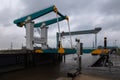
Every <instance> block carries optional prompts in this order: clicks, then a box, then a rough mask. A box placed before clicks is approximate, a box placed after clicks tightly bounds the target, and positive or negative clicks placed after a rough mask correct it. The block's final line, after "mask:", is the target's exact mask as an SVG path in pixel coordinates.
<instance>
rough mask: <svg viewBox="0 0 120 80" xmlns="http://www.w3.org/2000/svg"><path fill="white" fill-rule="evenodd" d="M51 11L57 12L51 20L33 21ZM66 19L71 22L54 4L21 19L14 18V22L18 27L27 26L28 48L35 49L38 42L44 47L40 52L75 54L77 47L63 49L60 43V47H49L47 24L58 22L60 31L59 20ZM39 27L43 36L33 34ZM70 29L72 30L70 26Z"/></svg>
mask: <svg viewBox="0 0 120 80" xmlns="http://www.w3.org/2000/svg"><path fill="white" fill-rule="evenodd" d="M50 12H55V13H56V18H53V19H50V20H47V21H43V22H40V23H34V22H33V20H34V19H36V18H39V17H41V16H43V15H46V14H48V13H50ZM58 15H59V16H58ZM65 19H66V20H67V21H68V23H69V19H68V17H67V16H64V15H62V14H61V13H60V12H59V11H58V9H57V8H56V6H55V5H53V6H51V7H48V8H46V9H43V10H40V11H38V12H35V13H33V14H30V15H27V16H24V17H22V18H19V19H16V20H14V23H15V24H16V25H17V26H18V27H23V26H25V28H26V49H27V50H33V49H34V47H33V45H34V43H37V44H41V45H42V47H41V48H42V49H41V50H39V51H38V52H40V53H62V54H63V53H66V54H69V53H72V54H73V53H75V52H76V50H75V49H63V48H62V44H60V45H61V46H60V48H59V49H58V48H56V49H49V48H48V44H47V31H48V27H46V26H48V25H51V24H54V23H57V24H58V31H59V33H60V27H59V21H62V20H65ZM39 27H40V29H41V38H39V37H34V36H33V35H34V28H39ZM69 31H70V28H69ZM59 41H60V39H59ZM60 42H61V41H60Z"/></svg>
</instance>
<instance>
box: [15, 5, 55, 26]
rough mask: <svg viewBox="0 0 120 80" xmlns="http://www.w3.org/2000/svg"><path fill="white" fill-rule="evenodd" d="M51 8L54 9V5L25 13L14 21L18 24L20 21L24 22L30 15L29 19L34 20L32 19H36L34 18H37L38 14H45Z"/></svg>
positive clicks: (50, 10)
mask: <svg viewBox="0 0 120 80" xmlns="http://www.w3.org/2000/svg"><path fill="white" fill-rule="evenodd" d="M53 10H54V5H53V6H51V7H49V8H46V9H43V10H40V11H38V12H35V13H33V14H30V15H27V16H25V17H22V18H20V19H17V20H14V23H15V24H20V23H22V22H24V21H25V20H26V19H27V17H28V16H30V17H31V20H34V19H36V18H38V17H40V16H43V15H45V14H47V13H50V12H52V11H53Z"/></svg>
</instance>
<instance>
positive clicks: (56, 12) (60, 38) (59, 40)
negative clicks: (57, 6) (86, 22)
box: [56, 12, 61, 42]
mask: <svg viewBox="0 0 120 80" xmlns="http://www.w3.org/2000/svg"><path fill="white" fill-rule="evenodd" d="M56 18H57V24H58V32H59V41H60V42H61V36H60V26H59V20H58V14H57V12H56Z"/></svg>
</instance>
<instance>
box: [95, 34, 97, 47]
mask: <svg viewBox="0 0 120 80" xmlns="http://www.w3.org/2000/svg"><path fill="white" fill-rule="evenodd" d="M95 48H97V33H95Z"/></svg>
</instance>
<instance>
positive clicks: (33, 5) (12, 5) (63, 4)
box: [0, 0, 120, 49]
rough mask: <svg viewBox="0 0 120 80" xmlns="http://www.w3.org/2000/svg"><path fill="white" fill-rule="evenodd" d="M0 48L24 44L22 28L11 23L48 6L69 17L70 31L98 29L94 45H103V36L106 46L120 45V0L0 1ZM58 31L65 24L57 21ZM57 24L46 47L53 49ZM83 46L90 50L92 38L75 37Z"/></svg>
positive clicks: (64, 29)
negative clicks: (53, 6) (105, 39)
mask: <svg viewBox="0 0 120 80" xmlns="http://www.w3.org/2000/svg"><path fill="white" fill-rule="evenodd" d="M0 3H1V5H0V49H8V48H10V44H11V42H12V43H13V47H14V48H21V46H22V44H23V45H25V38H24V37H25V28H24V27H22V28H19V27H17V26H16V25H15V24H14V23H13V21H14V20H15V19H17V18H20V17H22V16H25V15H27V14H30V13H33V12H36V11H39V10H41V9H44V8H46V7H49V6H51V5H56V7H57V8H58V10H59V11H60V12H61V13H62V14H64V15H68V16H69V18H70V27H71V31H78V30H79V31H80V30H89V29H94V28H95V27H101V28H102V31H101V32H99V33H98V45H103V39H104V37H107V38H108V45H110V46H111V45H115V41H116V45H117V46H120V42H119V41H120V38H119V35H120V22H119V21H120V9H119V8H120V0H0ZM52 17H55V14H54V13H50V14H47V15H46V16H44V17H40V19H38V20H36V21H37V22H38V21H39V22H40V21H42V20H47V19H50V18H52ZM60 28H61V32H62V31H68V27H67V23H66V21H62V22H60ZM57 31H58V28H57V24H54V25H50V26H49V29H48V34H49V35H48V38H49V39H48V40H49V46H51V47H55V46H56V44H55V43H56V32H57ZM75 38H79V39H81V42H83V43H84V46H86V47H92V46H93V42H94V35H93V34H90V35H77V36H73V37H72V40H73V43H74V45H75V41H74V39H75ZM63 43H64V46H66V44H67V45H68V46H69V38H68V37H67V38H65V39H64V40H63Z"/></svg>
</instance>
